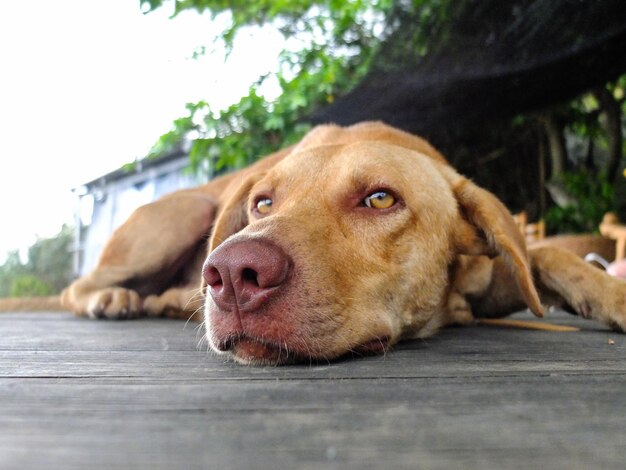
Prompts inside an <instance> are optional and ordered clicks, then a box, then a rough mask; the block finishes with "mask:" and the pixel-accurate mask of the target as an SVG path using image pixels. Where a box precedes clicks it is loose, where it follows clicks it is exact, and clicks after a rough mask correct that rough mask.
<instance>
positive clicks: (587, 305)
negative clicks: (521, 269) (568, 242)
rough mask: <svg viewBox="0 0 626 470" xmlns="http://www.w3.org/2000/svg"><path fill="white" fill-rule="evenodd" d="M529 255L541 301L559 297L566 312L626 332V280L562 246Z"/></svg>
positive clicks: (538, 248) (540, 249) (534, 249)
mask: <svg viewBox="0 0 626 470" xmlns="http://www.w3.org/2000/svg"><path fill="white" fill-rule="evenodd" d="M529 256H530V260H531V264H532V268H533V271H534V273H535V277H536V282H538V284H539V289H540V291H543V294H544V295H542V300H543V297H544V296H545V297H552V298H556V300H557V302H558V301H559V300H560V301H561V302H560V303H561V304H562V305H560V306H562V307H563V308H565V309H566V310H570V311H572V312H573V313H576V314H578V315H580V316H582V317H584V318H593V319H595V320H598V321H600V322H602V323H604V324H606V325H609V326H610V327H611V328H613V329H615V330H618V331H621V332H626V281H624V280H621V279H618V278H615V277H612V276H610V275H608V274H607V273H605V272H604V271H602V270H600V269H598V268H596V267H594V266H592V265H590V264H588V263H586V262H585V261H584V260H582V259H580V258H579V257H578V256H577V255H575V254H574V253H572V252H570V251H567V250H565V249H562V248H559V247H553V246H544V247H537V248H530V249H529Z"/></svg>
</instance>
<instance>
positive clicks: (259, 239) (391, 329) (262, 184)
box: [62, 123, 626, 364]
mask: <svg viewBox="0 0 626 470" xmlns="http://www.w3.org/2000/svg"><path fill="white" fill-rule="evenodd" d="M209 234H211V235H210V242H209V248H208V257H207V247H206V239H207V237H208V236H209ZM533 277H534V280H533ZM535 283H536V284H535ZM535 285H536V286H537V287H535ZM198 287H199V288H200V290H198ZM62 298H63V303H64V305H65V306H66V307H67V308H70V309H71V310H73V311H74V312H75V313H76V314H79V315H87V316H91V317H105V318H126V317H133V316H140V315H172V314H175V313H176V312H185V311H186V312H187V313H186V315H189V314H190V313H193V312H195V311H200V310H203V314H204V323H205V326H206V335H207V338H208V340H209V343H210V345H211V346H212V348H213V349H214V350H215V351H218V352H223V353H229V354H231V355H232V356H233V357H234V358H235V359H236V360H238V361H240V362H242V363H251V364H279V363H287V362H293V361H302V360H306V361H309V360H318V359H323V360H327V359H333V358H337V357H339V356H341V355H343V354H345V353H348V352H350V351H356V352H359V353H370V352H374V353H376V352H383V351H385V350H387V349H388V348H389V347H390V346H391V345H393V344H394V343H396V342H397V341H400V340H402V339H407V338H422V337H426V336H429V335H432V334H433V333H435V332H436V331H437V330H438V329H439V328H441V327H442V326H444V325H447V324H450V323H469V322H471V321H473V319H474V318H475V317H500V316H504V315H507V314H508V313H511V312H513V311H516V310H519V309H522V308H525V307H526V306H528V307H529V308H530V309H531V310H532V311H533V312H534V313H535V314H536V315H538V316H541V315H542V312H543V306H542V304H557V305H560V306H563V307H564V308H567V309H570V310H571V311H573V312H575V313H577V314H579V315H582V316H584V317H587V318H595V319H598V320H600V321H602V322H604V323H606V324H609V325H611V326H612V327H614V328H617V329H619V330H625V329H626V304H625V302H626V282H623V281H620V280H617V279H614V278H611V277H610V276H608V275H606V274H605V273H603V272H602V271H600V270H598V269H596V268H594V267H591V266H589V265H587V264H586V263H585V262H584V261H582V260H581V259H579V258H578V257H576V256H575V255H573V254H571V253H570V252H567V251H564V250H560V249H558V248H553V247H541V248H537V249H531V250H530V251H529V252H528V253H527V251H526V247H525V244H524V240H523V238H522V236H521V234H520V232H519V230H518V229H517V227H516V226H515V224H514V222H513V220H512V218H511V215H510V214H509V212H508V211H507V210H506V209H505V207H504V206H503V205H502V204H501V203H500V202H499V201H498V200H497V199H496V198H495V197H494V196H493V195H492V194H491V193H489V192H487V191H485V190H483V189H481V188H479V187H477V186H476V185H474V184H473V183H472V182H470V181H469V180H467V179H466V178H464V177H462V176H461V175H459V174H458V173H456V172H455V171H454V170H453V169H452V168H451V167H450V166H449V165H448V164H447V163H446V160H445V159H444V158H443V157H442V156H441V155H440V154H439V153H438V152H437V151H436V150H435V149H434V148H432V147H431V146H430V145H429V144H428V143H427V142H425V141H424V140H422V139H420V138H418V137H415V136H412V135H410V134H407V133H404V132H402V131H399V130H397V129H393V128H391V127H388V126H385V125H383V124H380V123H362V124H358V125H355V126H352V127H348V128H339V127H336V126H321V127H317V128H315V129H314V130H313V131H311V132H310V133H309V134H308V135H307V136H306V137H305V138H304V139H303V140H302V141H301V142H300V143H299V144H298V145H297V146H295V147H293V148H289V149H286V150H284V151H281V152H278V153H276V154H274V155H271V156H269V157H266V158H265V159H263V160H260V161H259V162H258V163H256V164H255V165H253V166H251V167H249V168H247V169H245V170H242V171H240V172H237V173H233V174H230V175H227V176H225V177H222V178H219V179H216V180H214V181H212V182H210V183H208V184H207V185H205V186H202V187H199V188H196V189H191V190H184V191H179V192H176V193H173V194H171V195H168V196H166V197H164V198H162V199H160V200H159V201H157V202H154V203H152V204H148V205H147V206H144V207H142V208H140V209H138V210H137V211H136V212H135V213H134V214H133V215H132V216H131V217H130V219H129V220H128V221H127V222H126V223H125V224H124V225H123V226H122V227H120V228H119V229H118V230H117V231H116V232H115V233H114V235H113V237H112V238H111V240H110V241H109V243H108V245H107V247H106V248H105V250H104V252H103V254H102V257H101V259H100V262H99V265H98V266H97V268H96V269H95V270H94V271H93V272H92V273H90V274H89V275H87V276H85V277H83V278H81V279H78V280H77V281H76V282H74V283H73V284H72V285H71V286H70V287H69V288H68V289H67V290H66V291H65V292H64V294H63V297H62ZM540 299H541V300H540Z"/></svg>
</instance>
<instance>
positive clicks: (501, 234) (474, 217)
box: [444, 167, 543, 317]
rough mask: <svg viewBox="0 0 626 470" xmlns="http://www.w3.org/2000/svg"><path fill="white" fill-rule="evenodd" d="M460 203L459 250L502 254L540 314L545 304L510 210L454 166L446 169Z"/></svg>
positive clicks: (533, 309) (533, 306) (524, 244)
mask: <svg viewBox="0 0 626 470" xmlns="http://www.w3.org/2000/svg"><path fill="white" fill-rule="evenodd" d="M444 174H445V176H446V177H447V178H448V179H449V181H450V184H451V187H452V191H453V193H454V196H455V197H456V199H457V201H458V203H459V210H460V212H461V221H460V223H459V225H458V227H457V230H456V232H455V244H456V249H457V250H458V252H459V253H460V254H468V255H487V256H490V257H494V256H498V255H499V256H502V257H504V259H505V260H506V262H507V264H508V265H509V267H510V269H511V271H512V272H513V274H514V275H515V278H516V279H517V280H518V283H519V287H520V290H521V292H522V294H523V296H524V300H525V302H526V305H528V307H529V308H530V309H531V310H532V312H533V313H534V314H535V315H537V316H538V317H541V316H543V306H542V305H541V301H540V300H539V295H538V294H537V290H536V288H535V285H534V283H533V279H532V273H531V270H530V262H529V260H528V254H527V252H526V242H525V241H524V237H523V236H522V233H521V231H520V230H519V228H518V227H517V225H516V224H515V221H514V220H513V217H512V216H511V214H510V212H509V211H508V210H507V209H506V207H504V205H503V204H502V203H501V202H500V201H499V200H498V199H497V198H496V197H495V196H494V195H493V194H491V193H490V192H489V191H486V190H484V189H482V188H480V187H478V186H476V185H475V184H474V183H472V182H471V181H469V180H468V179H466V178H464V177H462V176H461V175H459V174H458V173H456V172H455V171H454V170H452V169H451V168H449V167H448V168H446V169H445V170H444Z"/></svg>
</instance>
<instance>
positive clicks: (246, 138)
mask: <svg viewBox="0 0 626 470" xmlns="http://www.w3.org/2000/svg"><path fill="white" fill-rule="evenodd" d="M165 3H170V4H171V3H173V4H174V16H176V15H178V14H179V13H180V12H182V11H184V10H189V9H193V10H197V11H198V12H200V13H208V14H210V15H211V16H212V17H215V16H217V15H227V16H229V18H230V25H229V26H228V27H227V28H226V29H225V30H224V31H222V32H221V33H220V35H219V37H218V38H215V40H218V41H222V42H223V44H224V45H225V46H226V49H227V50H228V49H229V48H231V47H232V45H233V40H234V38H235V36H236V34H237V32H238V31H240V30H241V29H243V28H245V27H254V26H262V25H265V24H268V23H271V24H272V25H273V26H274V27H275V28H276V29H277V30H278V31H280V32H281V33H282V34H283V35H284V37H285V38H292V39H293V38H296V37H297V38H298V39H297V43H296V44H293V41H287V48H286V49H285V50H284V51H283V52H282V54H281V55H280V57H279V58H278V61H277V71H276V76H275V77H274V78H275V79H276V80H277V82H278V85H279V87H280V91H281V92H280V94H279V96H278V97H277V98H275V99H267V98H266V97H265V96H263V95H262V93H261V91H260V90H261V89H262V85H263V84H264V82H265V81H266V80H268V79H269V77H267V76H264V77H259V79H258V81H257V82H256V83H254V84H253V85H252V86H251V87H250V90H249V93H248V95H246V96H244V97H242V98H241V100H240V101H239V102H238V103H235V104H233V105H232V106H230V107H228V108H227V109H224V110H215V109H212V108H211V106H210V105H209V103H207V102H204V101H200V102H197V103H189V104H188V105H187V110H188V114H187V115H186V116H184V117H181V118H180V119H177V120H176V121H175V122H174V125H173V128H172V130H171V131H170V132H168V133H167V134H165V135H163V136H161V138H160V139H159V141H158V142H157V143H156V145H155V146H154V148H153V150H152V152H151V155H152V156H158V155H161V154H163V153H165V152H167V151H169V150H171V149H173V148H174V147H176V146H177V145H179V144H180V142H181V139H183V138H185V139H186V140H188V141H190V144H191V150H190V157H191V164H192V166H193V167H194V168H196V169H197V168H198V167H199V166H200V165H201V164H202V163H203V162H204V161H209V162H210V166H211V167H212V168H214V169H218V170H219V169H221V168H223V167H230V168H238V167H241V166H244V165H246V164H248V163H250V162H251V161H253V160H254V159H256V158H259V157H260V156H263V155H267V154H269V153H271V152H273V151H275V150H277V149H278V148H280V147H281V146H284V145H288V144H290V143H292V142H295V141H297V140H298V139H299V138H300V137H301V136H302V135H303V134H304V133H305V132H306V131H307V130H308V129H309V125H308V124H307V123H306V119H305V118H306V116H307V115H308V114H309V113H310V112H311V110H313V109H315V108H316V107H319V106H322V105H324V104H327V103H330V102H332V101H333V100H334V99H335V97H336V96H337V95H338V94H341V93H343V92H345V91H347V90H348V89H350V88H351V87H352V86H354V85H355V84H356V83H357V82H358V81H359V80H360V79H361V78H363V76H364V75H365V73H366V72H367V71H368V70H369V67H370V63H371V60H372V58H373V56H374V55H375V53H376V51H377V48H378V46H379V44H380V40H381V38H382V35H383V29H384V28H382V26H381V25H382V24H383V22H384V21H385V18H386V15H385V14H386V13H387V12H388V11H389V10H390V9H391V7H392V2H391V0H357V1H345V0H333V1H312V0H262V1H254V2H247V1H234V2H224V1H222V0H175V1H173V2H164V1H162V0H143V1H142V6H143V8H144V11H146V10H147V11H153V10H155V9H157V8H160V7H162V6H163V5H164V4H165Z"/></svg>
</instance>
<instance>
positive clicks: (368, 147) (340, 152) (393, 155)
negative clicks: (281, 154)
mask: <svg viewBox="0 0 626 470" xmlns="http://www.w3.org/2000/svg"><path fill="white" fill-rule="evenodd" d="M433 170H434V166H433V161H432V158H431V157H428V156H426V155H423V154H420V153H417V152H415V151H412V150H408V149H406V148H402V147H398V146H396V145H392V144H389V143H385V142H378V141H365V142H357V143H351V144H345V145H325V146H319V147H314V148H309V149H306V150H302V151H299V152H295V153H293V154H291V155H289V156H288V157H286V158H285V159H284V160H283V161H281V162H280V163H279V164H278V165H276V167H274V168H273V169H272V170H271V171H270V173H269V176H270V178H271V179H272V180H274V181H291V182H294V183H296V182H297V183H298V184H303V183H305V182H312V183H314V182H315V181H320V179H322V178H323V179H324V180H325V181H329V180H330V181H336V182H344V181H346V180H354V179H358V178H362V179H368V178H372V179H375V178H377V177H380V176H386V177H389V178H394V177H396V178H401V179H406V178H408V177H411V179H413V180H415V179H421V178H423V177H424V176H425V175H426V174H431V173H432V172H433Z"/></svg>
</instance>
